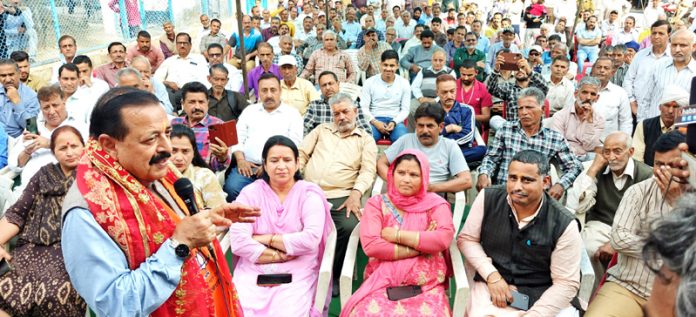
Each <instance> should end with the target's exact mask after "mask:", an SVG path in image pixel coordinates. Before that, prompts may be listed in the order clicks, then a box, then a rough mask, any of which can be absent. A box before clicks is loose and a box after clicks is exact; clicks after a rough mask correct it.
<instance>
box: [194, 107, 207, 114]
mask: <svg viewBox="0 0 696 317" xmlns="http://www.w3.org/2000/svg"><path fill="white" fill-rule="evenodd" d="M199 112H200V113H205V111H203V110H202V109H198V108H195V109H193V111H191V113H199Z"/></svg>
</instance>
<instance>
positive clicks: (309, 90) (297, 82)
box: [278, 55, 321, 115]
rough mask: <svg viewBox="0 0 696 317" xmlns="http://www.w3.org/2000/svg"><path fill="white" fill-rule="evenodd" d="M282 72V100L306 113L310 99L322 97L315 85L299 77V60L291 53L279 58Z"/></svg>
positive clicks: (301, 112) (302, 113)
mask: <svg viewBox="0 0 696 317" xmlns="http://www.w3.org/2000/svg"><path fill="white" fill-rule="evenodd" d="M278 66H280V74H281V75H282V76H283V80H282V81H281V82H280V100H281V101H282V102H283V103H285V104H287V105H289V106H292V107H294V108H296V109H297V111H299V112H300V114H301V115H304V114H305V112H306V111H307V105H308V104H309V102H310V101H312V100H316V99H319V98H321V95H320V94H319V92H317V90H316V89H314V85H312V83H310V82H309V81H308V80H306V79H304V78H298V77H297V61H296V60H295V58H294V57H292V56H290V55H283V56H281V57H280V58H279V59H278Z"/></svg>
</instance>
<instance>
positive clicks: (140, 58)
mask: <svg viewBox="0 0 696 317" xmlns="http://www.w3.org/2000/svg"><path fill="white" fill-rule="evenodd" d="M136 63H143V64H145V65H147V68H148V69H150V70H152V64H150V60H149V59H147V57H145V56H142V55H138V56H135V57H133V60H131V65H133V64H136Z"/></svg>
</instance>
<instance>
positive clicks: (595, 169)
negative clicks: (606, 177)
mask: <svg viewBox="0 0 696 317" xmlns="http://www.w3.org/2000/svg"><path fill="white" fill-rule="evenodd" d="M608 164H609V161H607V159H605V158H604V155H602V154H595V157H594V160H592V165H590V168H588V169H587V175H588V176H590V177H597V175H599V174H600V173H602V171H604V169H605V168H607V165H608Z"/></svg>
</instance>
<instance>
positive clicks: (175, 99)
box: [155, 33, 208, 110]
mask: <svg viewBox="0 0 696 317" xmlns="http://www.w3.org/2000/svg"><path fill="white" fill-rule="evenodd" d="M176 51H177V52H178V53H179V55H175V56H172V57H169V58H167V59H165V60H164V62H162V65H160V67H159V68H158V69H157V71H156V72H155V78H156V79H157V80H159V81H161V82H162V83H163V84H164V85H165V86H166V87H167V92H168V93H169V99H170V100H171V101H172V105H175V110H178V109H179V108H180V105H181V93H179V89H180V88H181V87H183V86H184V85H185V84H187V83H190V82H192V81H197V82H201V83H204V82H206V79H207V76H208V62H206V60H205V57H203V55H201V54H197V53H191V36H190V35H188V33H179V34H177V35H176Z"/></svg>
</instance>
